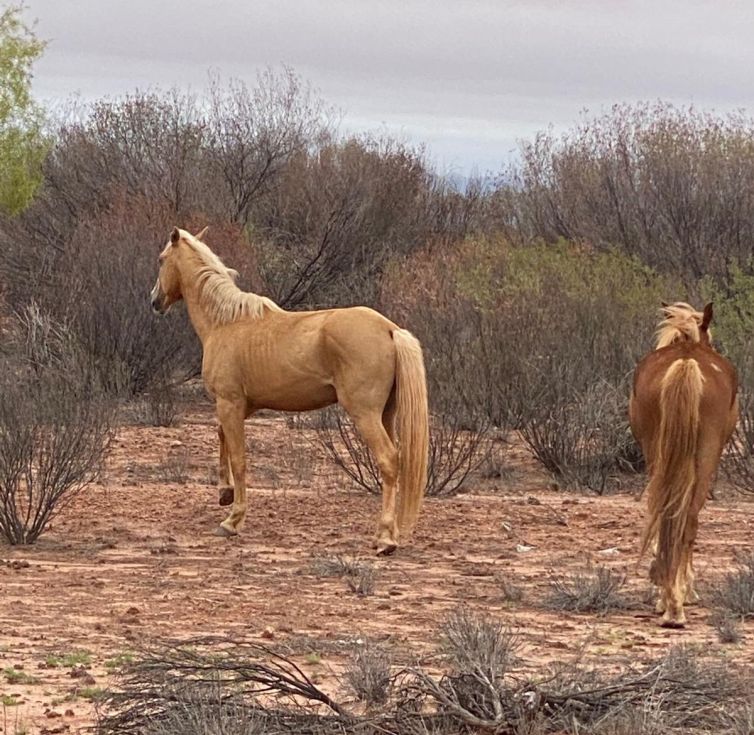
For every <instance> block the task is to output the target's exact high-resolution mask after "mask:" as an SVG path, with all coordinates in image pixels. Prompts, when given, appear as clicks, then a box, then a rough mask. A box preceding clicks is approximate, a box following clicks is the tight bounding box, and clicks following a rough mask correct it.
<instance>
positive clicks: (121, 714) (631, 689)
mask: <svg viewBox="0 0 754 735" xmlns="http://www.w3.org/2000/svg"><path fill="white" fill-rule="evenodd" d="M462 640H470V641H471V643H472V645H474V644H475V643H476V642H477V641H479V640H483V641H485V645H484V646H483V649H482V650H484V651H490V650H492V649H491V648H490V646H489V645H488V644H489V643H490V641H493V642H494V641H495V640H497V638H496V636H495V635H494V634H493V635H492V636H491V637H489V636H487V635H483V636H481V638H480V637H479V636H477V635H475V634H473V635H471V636H470V637H464V638H462ZM493 648H494V646H493ZM383 673H384V672H383ZM490 676H492V677H493V678H490ZM375 680H378V681H380V680H381V681H384V678H382V676H378V677H376V679H375ZM752 683H754V682H752V678H751V672H750V671H748V670H747V669H745V668H741V669H738V668H736V667H735V665H733V664H731V662H730V661H729V660H726V659H724V658H722V657H718V658H716V657H714V656H712V657H710V656H704V655H702V653H701V652H700V651H699V650H698V649H693V648H690V647H675V648H672V649H671V650H670V651H669V652H667V653H666V654H664V655H663V656H661V657H659V658H657V659H654V660H650V661H647V662H645V663H642V664H640V665H636V666H635V667H631V666H628V667H626V668H625V669H624V670H623V671H622V672H621V673H619V674H614V675H606V674H604V673H603V674H601V673H599V672H598V671H596V670H594V669H591V668H587V667H584V666H582V665H579V664H578V663H566V664H565V665H561V666H558V667H556V668H554V669H551V670H547V671H545V672H543V673H542V675H541V676H537V677H527V678H525V679H522V678H520V677H519V676H517V675H515V674H513V673H512V672H510V670H509V669H508V663H507V659H506V656H503V657H501V656H499V655H493V656H491V657H490V656H488V655H487V654H485V655H484V656H483V657H482V658H481V660H480V659H479V657H478V656H472V657H469V656H466V655H461V656H460V657H456V658H455V664H454V667H453V670H452V671H451V672H450V673H448V674H445V675H442V676H440V677H437V676H434V675H431V674H429V673H427V672H426V671H425V670H423V669H421V668H412V669H407V670H404V671H403V672H402V673H401V674H400V675H399V676H398V677H397V678H396V685H395V686H393V687H392V688H391V689H390V692H389V693H388V699H387V702H385V704H383V705H382V706H381V707H380V708H379V709H377V710H374V709H373V710H371V711H368V712H367V713H365V714H356V713H354V712H351V711H349V710H348V709H346V708H345V707H344V706H343V705H341V704H339V703H338V702H337V701H335V700H333V699H332V698H331V697H329V696H328V695H326V694H325V693H324V692H322V691H321V690H319V689H318V688H317V687H316V686H315V685H314V684H313V683H312V682H311V680H310V679H308V677H307V676H306V674H305V673H304V672H303V671H301V669H299V668H298V667H297V666H296V665H295V664H294V663H293V662H291V661H290V660H289V659H287V658H285V657H283V656H280V655H279V654H277V653H275V652H274V651H272V650H270V649H267V648H265V647H263V646H259V645H258V644H255V643H248V642H245V641H239V640H217V639H215V640H206V639H205V640H198V641H197V640H192V641H184V642H182V643H180V644H176V645H165V646H160V647H156V648H152V649H151V650H149V651H146V652H144V653H143V654H142V655H141V656H140V657H139V658H138V659H137V660H136V661H135V662H134V663H133V664H131V665H130V666H128V667H126V669H125V670H124V671H123V672H122V673H121V675H120V681H119V684H120V686H119V689H118V690H117V691H113V692H111V693H110V694H109V696H108V698H107V699H106V701H105V702H104V703H103V705H102V709H101V711H100V716H99V722H98V728H97V732H98V733H99V735H115V733H118V735H130V734H131V733H134V734H135V733H150V735H151V733H155V735H163V734H164V735H173V733H176V735H177V733H178V732H181V733H182V732H185V730H174V729H167V730H152V729H149V728H154V727H155V726H156V725H163V723H166V724H169V723H171V722H174V721H176V718H179V719H177V721H178V722H181V723H182V722H192V720H191V719H188V718H189V717H190V714H189V713H193V714H196V716H197V722H198V723H199V726H200V731H201V732H211V733H213V732H231V733H234V732H236V730H235V729H234V726H235V723H236V722H243V723H249V725H250V727H251V728H252V729H251V730H250V731H251V732H252V733H254V732H257V730H256V729H254V728H255V727H257V726H258V725H259V726H260V727H261V730H260V731H261V732H277V733H281V735H282V734H283V733H297V735H334V733H339V734H340V735H365V733H373V732H375V733H376V732H394V733H401V735H427V734H428V733H433V734H434V735H458V734H459V733H466V734H468V735H471V733H481V732H484V733H511V734H515V735H519V734H521V733H527V734H528V735H535V734H536V735H538V734H539V733H542V734H544V733H556V732H574V733H576V732H578V733H585V735H628V734H629V733H631V735H633V733H634V732H651V733H656V734H657V735H659V734H660V733H662V735H665V733H668V735H669V734H670V733H679V732H683V733H695V732H698V733H700V734H701V733H709V732H726V733H728V732H730V733H735V734H736V735H739V734H740V735H743V733H748V732H749V731H750V730H747V729H746V727H747V724H749V725H750V723H751V717H752V711H753V710H752V707H751V698H750V695H751V687H752ZM733 703H737V704H733ZM312 705H316V706H312ZM205 722H206V723H209V724H208V725H207V728H206V729H204V730H202V729H201V725H202V723H205ZM224 724H227V729H226V728H224V727H223V725H224ZM212 727H215V728H217V727H219V730H217V729H215V730H213V729H212ZM631 727H634V728H637V727H638V728H643V729H639V730H636V729H635V730H631Z"/></svg>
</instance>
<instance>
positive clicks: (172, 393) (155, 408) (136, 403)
mask: <svg viewBox="0 0 754 735" xmlns="http://www.w3.org/2000/svg"><path fill="white" fill-rule="evenodd" d="M129 408H130V409H131V410H130V411H129V414H130V416H131V417H132V419H133V420H134V421H135V423H137V424H142V425H144V426H175V425H176V423H177V422H178V400H177V395H176V388H175V386H174V385H173V384H172V383H171V382H170V381H169V380H167V379H166V380H164V381H161V380H159V379H156V380H154V381H152V382H151V384H150V385H149V387H148V388H147V389H146V391H145V392H144V393H143V394H142V395H141V396H139V397H138V398H134V399H133V400H132V401H131V403H130V406H129Z"/></svg>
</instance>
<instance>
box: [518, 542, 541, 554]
mask: <svg viewBox="0 0 754 735" xmlns="http://www.w3.org/2000/svg"><path fill="white" fill-rule="evenodd" d="M535 548H536V547H535V546H527V545H526V544H516V551H517V552H518V553H519V554H526V553H527V552H528V551H531V550H532V549H535Z"/></svg>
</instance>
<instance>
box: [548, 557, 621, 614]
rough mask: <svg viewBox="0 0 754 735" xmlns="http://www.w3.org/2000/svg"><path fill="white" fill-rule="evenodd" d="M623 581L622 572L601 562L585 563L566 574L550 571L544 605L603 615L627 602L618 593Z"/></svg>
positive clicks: (553, 608) (619, 608)
mask: <svg viewBox="0 0 754 735" xmlns="http://www.w3.org/2000/svg"><path fill="white" fill-rule="evenodd" d="M625 585H626V575H625V573H623V572H618V571H616V570H614V569H610V568H609V567H603V566H598V567H592V566H587V567H586V568H585V569H583V570H582V571H578V572H576V573H574V574H570V575H568V576H561V575H555V574H551V575H550V587H551V590H550V593H549V595H548V596H547V597H546V599H545V605H546V606H547V608H548V609H550V610H568V611H569V612H577V613H584V612H591V613H596V614H598V615H607V614H608V613H610V612H614V611H616V610H625V609H626V608H627V607H628V606H629V605H628V601H627V600H626V599H625V597H624V596H623V594H622V590H623V588H624V587H625Z"/></svg>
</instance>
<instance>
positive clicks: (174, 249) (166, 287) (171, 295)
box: [150, 227, 207, 314]
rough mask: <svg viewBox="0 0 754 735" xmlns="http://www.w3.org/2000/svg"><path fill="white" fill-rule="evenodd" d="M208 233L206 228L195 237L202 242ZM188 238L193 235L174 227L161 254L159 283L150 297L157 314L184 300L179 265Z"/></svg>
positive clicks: (157, 282) (155, 285) (158, 274)
mask: <svg viewBox="0 0 754 735" xmlns="http://www.w3.org/2000/svg"><path fill="white" fill-rule="evenodd" d="M206 232H207V228H206V227H205V228H204V229H203V230H202V231H201V232H199V233H197V234H196V235H194V237H195V238H196V239H197V240H201V239H202V238H203V237H204V235H205V233H206ZM186 237H191V235H189V233H187V232H184V231H183V230H179V229H178V228H177V227H174V228H173V231H172V232H171V233H170V239H169V240H168V243H167V245H165V247H164V249H163V251H162V252H161V253H160V258H159V261H160V270H159V272H158V273H157V281H156V283H155V284H154V288H153V289H152V293H151V295H150V301H151V303H152V309H153V310H154V311H155V312H156V313H157V314H164V313H165V312H166V311H167V310H168V309H169V308H170V307H171V306H172V305H173V304H174V303H175V302H176V301H180V300H181V299H182V298H183V289H182V285H181V270H180V268H179V263H180V259H181V256H182V249H183V248H185V247H186V245H187V243H186Z"/></svg>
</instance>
